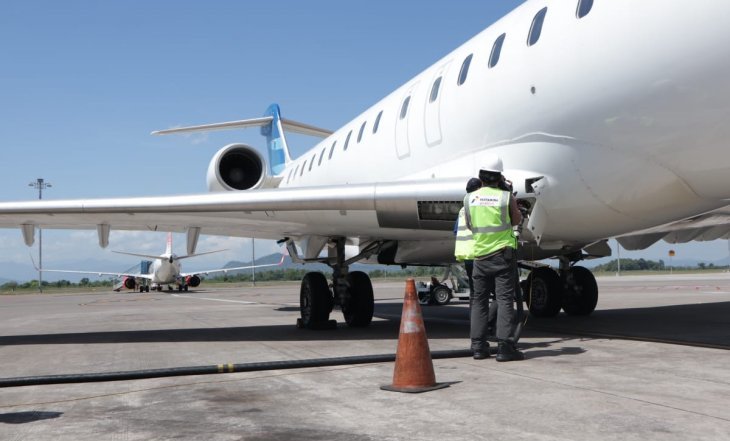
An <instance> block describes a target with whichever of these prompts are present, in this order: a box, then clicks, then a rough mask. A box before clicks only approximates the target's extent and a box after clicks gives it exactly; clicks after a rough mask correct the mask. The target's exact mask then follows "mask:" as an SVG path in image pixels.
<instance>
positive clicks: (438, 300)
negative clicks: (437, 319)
mask: <svg viewBox="0 0 730 441" xmlns="http://www.w3.org/2000/svg"><path fill="white" fill-rule="evenodd" d="M431 299H433V302H434V303H435V304H436V305H439V306H443V305H447V304H448V303H449V302H450V301H451V290H450V289H449V288H447V287H445V286H443V285H441V286H437V287H436V288H434V289H433V291H432V292H431Z"/></svg>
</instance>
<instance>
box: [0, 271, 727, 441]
mask: <svg viewBox="0 0 730 441" xmlns="http://www.w3.org/2000/svg"><path fill="white" fill-rule="evenodd" d="M598 282H599V287H600V290H601V297H600V299H599V304H598V308H597V310H596V311H595V312H594V314H593V315H591V316H590V317H580V318H576V317H568V316H565V315H564V314H560V315H559V316H558V317H556V318H554V319H530V320H529V321H528V324H527V328H526V330H525V333H524V334H523V339H522V341H521V346H522V348H523V349H524V351H525V355H526V358H527V359H526V360H525V361H522V362H513V363H497V362H495V360H494V359H487V360H480V361H477V360H473V359H471V358H454V359H445V360H434V367H435V371H436V377H437V380H438V381H440V382H451V383H453V384H452V385H451V386H450V387H448V388H446V389H442V390H438V391H434V392H429V393H425V394H420V395H410V394H397V393H392V392H386V391H382V390H380V389H379V386H380V385H383V384H389V383H390V382H391V380H392V374H393V363H375V364H363V365H354V366H334V367H332V366H331V367H321V368H307V369H297V370H274V371H263V372H248V373H231V374H224V375H209V376H184V377H174V378H156V379H146V380H132V381H112V382H102V383H85V384H59V385H42V386H27V387H11V388H5V389H2V390H0V439H2V440H31V439H33V440H45V439H49V440H50V439H53V440H59V439H61V440H66V439H68V440H87V439H88V440H91V439H93V440H99V439H120V440H150V439H154V440H157V439H160V440H164V439H186V440H187V439H200V440H288V439H299V440H315V439H316V440H320V439H328V440H443V439H449V440H452V439H456V440H462V439H463V440H470V439H485V438H488V439H495V440H501V439H504V440H522V439H525V440H527V439H529V440H558V439H560V440H589V439H601V440H604V439H606V440H614V439H615V440H634V439H636V440H639V439H641V440H646V439H657V440H694V439H705V440H720V439H730V413H729V412H728V409H729V408H730V372H729V371H728V366H729V362H730V351H729V350H728V349H729V348H730V276H729V275H727V274H711V275H706V276H705V275H702V276H671V277H669V276H661V277H633V276H624V277H604V278H599V281H598ZM374 285H375V290H376V307H375V319H374V321H373V324H372V325H371V326H370V327H369V328H366V329H351V328H348V327H347V326H346V325H345V324H344V323H343V319H342V315H341V313H339V311H335V312H333V314H332V318H335V319H337V320H338V321H339V322H340V324H339V326H338V329H336V330H330V331H308V330H300V329H297V328H296V327H295V326H294V323H295V321H296V318H297V317H298V315H299V312H298V309H299V308H298V299H299V286H298V284H285V285H278V286H257V287H243V288H205V287H203V286H201V288H202V289H200V290H197V291H196V292H189V293H185V294H177V293H174V294H168V293H145V294H140V293H107V292H103V293H91V294H75V293H68V294H59V295H20V296H0V377H2V378H9V377H19V376H36V375H55V374H73V373H87V372H114V371H128V370H139V369H157V368H169V367H178V366H202V365H217V364H224V363H250V362H266V361H280V360H304V359H312V358H327V357H345V356H354V355H370V354H384V353H394V352H395V349H396V345H397V338H398V327H399V321H400V314H401V307H402V298H403V291H404V286H405V284H404V283H403V282H397V283H393V282H389V283H378V282H376V283H375V284H374ZM423 313H424V317H425V320H426V328H427V332H428V337H429V343H430V346H431V350H434V351H435V350H450V349H465V348H467V347H468V329H469V324H468V304H467V302H463V301H457V302H453V303H452V304H450V305H448V306H444V307H438V306H426V307H424V308H423Z"/></svg>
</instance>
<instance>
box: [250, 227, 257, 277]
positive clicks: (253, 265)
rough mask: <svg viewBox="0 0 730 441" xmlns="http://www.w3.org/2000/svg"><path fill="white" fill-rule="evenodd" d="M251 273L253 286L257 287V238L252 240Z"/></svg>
mask: <svg viewBox="0 0 730 441" xmlns="http://www.w3.org/2000/svg"><path fill="white" fill-rule="evenodd" d="M251 273H252V279H253V286H256V238H254V237H252V238H251Z"/></svg>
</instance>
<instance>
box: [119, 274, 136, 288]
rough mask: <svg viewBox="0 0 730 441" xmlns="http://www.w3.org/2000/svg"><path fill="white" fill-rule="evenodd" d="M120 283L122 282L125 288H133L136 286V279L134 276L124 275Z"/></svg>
mask: <svg viewBox="0 0 730 441" xmlns="http://www.w3.org/2000/svg"><path fill="white" fill-rule="evenodd" d="M122 283H124V287H125V288H127V289H134V288H135V287H136V286H137V281H136V280H134V277H125V278H124V281H123V282H122Z"/></svg>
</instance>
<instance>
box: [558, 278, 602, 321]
mask: <svg viewBox="0 0 730 441" xmlns="http://www.w3.org/2000/svg"><path fill="white" fill-rule="evenodd" d="M562 280H563V286H564V291H563V311H565V313H566V314H569V315H589V314H590V313H592V312H593V310H594V309H596V304H597V303H598V284H597V283H596V278H595V277H594V276H593V273H592V272H591V271H590V270H589V269H587V268H584V267H582V266H574V267H572V268H571V269H570V270H568V271H567V272H565V273H564V274H563V277H562Z"/></svg>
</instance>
